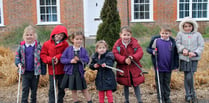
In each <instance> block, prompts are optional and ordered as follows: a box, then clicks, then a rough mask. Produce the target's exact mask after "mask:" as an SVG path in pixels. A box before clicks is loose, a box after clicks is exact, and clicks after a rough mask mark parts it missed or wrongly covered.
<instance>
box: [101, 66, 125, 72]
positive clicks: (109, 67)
mask: <svg viewBox="0 0 209 103" xmlns="http://www.w3.org/2000/svg"><path fill="white" fill-rule="evenodd" d="M105 67H106V68H109V69H112V70H116V71H119V72H121V73H124V71H123V70H121V69H118V68H114V67H111V66H108V65H106V66H105Z"/></svg>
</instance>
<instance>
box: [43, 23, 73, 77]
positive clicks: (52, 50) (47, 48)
mask: <svg viewBox="0 0 209 103" xmlns="http://www.w3.org/2000/svg"><path fill="white" fill-rule="evenodd" d="M59 33H64V34H65V37H64V40H63V41H62V42H61V43H59V44H57V45H55V42H54V40H53V36H54V35H55V34H59ZM67 38H68V33H67V29H66V28H65V27H64V26H61V25H58V26H56V27H55V28H54V29H53V31H52V32H51V35H50V39H49V40H48V41H46V42H45V43H44V44H43V47H42V49H41V55H40V56H41V59H42V61H43V62H44V63H46V64H48V72H49V75H53V68H52V58H53V57H54V56H56V58H58V60H59V62H58V64H56V65H55V74H56V75H60V74H64V65H63V64H61V63H60V57H61V56H62V53H63V51H64V50H65V49H66V48H67V47H68V46H69V45H68V43H67V41H66V39H67ZM69 62H70V61H69Z"/></svg>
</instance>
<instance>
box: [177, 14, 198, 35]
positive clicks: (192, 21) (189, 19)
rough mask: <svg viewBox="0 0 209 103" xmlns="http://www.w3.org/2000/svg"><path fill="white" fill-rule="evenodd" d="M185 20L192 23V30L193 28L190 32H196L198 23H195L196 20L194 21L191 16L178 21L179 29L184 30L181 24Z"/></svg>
mask: <svg viewBox="0 0 209 103" xmlns="http://www.w3.org/2000/svg"><path fill="white" fill-rule="evenodd" d="M186 22H188V23H192V24H193V26H194V30H193V31H192V32H197V29H198V24H197V22H196V21H195V20H194V19H193V18H191V17H185V18H184V19H183V20H182V21H181V22H180V24H179V30H180V31H181V32H185V31H184V29H183V25H184V23H186Z"/></svg>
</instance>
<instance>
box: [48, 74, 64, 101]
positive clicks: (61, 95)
mask: <svg viewBox="0 0 209 103" xmlns="http://www.w3.org/2000/svg"><path fill="white" fill-rule="evenodd" d="M63 76H64V74H62V75H55V80H56V90H57V88H58V96H57V103H63V98H64V96H65V90H64V89H63V88H61V87H60V86H61V83H62V78H63ZM56 93H57V92H56ZM48 95H49V103H55V95H54V79H53V75H49V94H48Z"/></svg>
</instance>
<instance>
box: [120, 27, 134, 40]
mask: <svg viewBox="0 0 209 103" xmlns="http://www.w3.org/2000/svg"><path fill="white" fill-rule="evenodd" d="M131 36H132V34H131V33H130V32H128V31H126V30H122V33H120V37H121V39H122V41H123V42H124V43H128V42H129V41H130V39H131Z"/></svg>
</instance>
